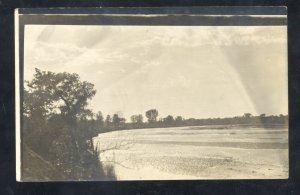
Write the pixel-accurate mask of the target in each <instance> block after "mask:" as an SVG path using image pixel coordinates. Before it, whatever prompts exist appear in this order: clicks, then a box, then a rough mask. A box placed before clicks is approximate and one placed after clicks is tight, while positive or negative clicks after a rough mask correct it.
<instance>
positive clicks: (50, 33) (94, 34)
mask: <svg viewBox="0 0 300 195" xmlns="http://www.w3.org/2000/svg"><path fill="white" fill-rule="evenodd" d="M24 64H25V71H24V76H25V80H31V79H32V78H33V73H34V68H39V69H42V70H47V71H54V72H63V71H66V72H70V73H78V74H79V75H80V77H81V79H82V80H87V81H89V82H91V83H93V84H95V88H96V90H97V94H96V95H95V97H94V98H93V99H92V100H91V101H90V108H92V109H93V110H94V111H95V112H96V111H99V110H100V111H102V112H103V113H104V114H105V115H106V114H113V113H118V114H120V115H121V116H124V117H126V118H127V119H129V117H130V116H131V115H133V114H144V113H145V111H147V110H148V109H151V108H156V109H157V110H158V112H159V117H165V116H166V115H168V114H171V115H173V116H177V115H181V116H183V117H184V118H190V117H194V118H209V117H231V116H237V115H243V114H244V113H246V112H250V113H252V114H254V115H256V114H261V113H266V114H268V115H269V114H287V112H288V111H287V99H288V98H287V30H286V26H265V27H264V26H257V27H253V26H252V27H249V26H248V27H247V26H223V27H222V26H219V27H217V26H197V27H195V26H181V27H179V26H72V25H26V27H25V63H24Z"/></svg>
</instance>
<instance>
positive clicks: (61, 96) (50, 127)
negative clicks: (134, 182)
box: [23, 69, 100, 179]
mask: <svg viewBox="0 0 300 195" xmlns="http://www.w3.org/2000/svg"><path fill="white" fill-rule="evenodd" d="M26 84H27V85H26V86H25V88H24V96H23V100H24V101H23V110H24V115H23V119H24V123H25V125H24V127H25V128H27V130H25V131H24V133H25V132H26V133H27V134H26V135H25V136H24V137H25V139H24V141H25V144H27V145H32V143H34V142H37V143H38V142H39V141H40V143H41V144H40V147H35V149H36V150H37V151H38V152H39V154H40V155H41V156H43V157H46V159H47V160H50V162H51V163H53V165H54V166H56V167H58V168H59V169H60V170H61V171H62V172H63V173H65V174H68V175H69V178H72V177H73V179H79V178H80V179H84V178H86V179H88V178H90V177H91V176H92V175H95V174H96V173H99V171H100V163H99V159H98V156H96V155H95V154H96V153H97V152H95V151H94V147H93V146H92V145H87V141H88V140H89V141H90V140H92V136H94V135H95V133H93V127H94V120H93V113H92V112H91V110H89V109H87V108H86V107H87V105H88V100H89V99H91V98H92V97H93V96H94V95H95V93H96V90H94V85H93V84H91V83H89V82H86V81H81V80H80V78H79V75H78V74H70V73H66V72H63V73H54V72H50V71H41V70H39V69H35V74H34V78H33V80H31V81H29V82H28V81H27V82H26ZM89 118H90V119H92V120H91V122H89V120H88V119H89ZM29 128H30V129H37V130H31V132H30V130H28V129H29ZM36 132H39V133H36ZM90 142H91V141H90ZM39 148H42V149H39ZM45 148H46V149H45ZM90 151H91V152H90ZM91 167H94V168H96V167H98V170H97V169H96V170H90V168H91ZM91 172H92V173H93V174H90V173H91ZM94 173H95V174H94Z"/></svg>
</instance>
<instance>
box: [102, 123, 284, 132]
mask: <svg viewBox="0 0 300 195" xmlns="http://www.w3.org/2000/svg"><path fill="white" fill-rule="evenodd" d="M178 127H190V128H189V129H188V130H194V129H195V130H202V129H203V130H222V129H236V128H242V129H249V128H263V129H280V128H287V129H288V127H289V125H288V124H256V125H251V124H234V125H186V126H164V127H141V128H131V129H116V130H106V131H102V132H100V133H99V134H102V133H109V132H115V131H125V130H142V129H168V128H178Z"/></svg>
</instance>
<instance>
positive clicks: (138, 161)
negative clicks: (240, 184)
mask: <svg viewBox="0 0 300 195" xmlns="http://www.w3.org/2000/svg"><path fill="white" fill-rule="evenodd" d="M94 142H95V144H96V145H97V146H98V148H100V150H101V151H102V152H101V154H100V159H101V161H102V162H103V164H104V166H113V167H114V171H115V174H116V177H117V179H118V180H174V179H267V178H272V179H275V178H276V179H278V178H281V179H282V178H288V130H287V128H274V129H264V128H238V127H236V128H230V129H220V128H215V129H214V128H212V129H211V127H209V128H205V127H203V126H202V127H171V128H153V129H134V130H122V131H115V132H108V133H102V134H99V135H98V137H96V138H95V139H94Z"/></svg>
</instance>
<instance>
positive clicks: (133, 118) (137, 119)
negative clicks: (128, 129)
mask: <svg viewBox="0 0 300 195" xmlns="http://www.w3.org/2000/svg"><path fill="white" fill-rule="evenodd" d="M130 119H131V122H132V123H137V124H142V123H143V120H144V119H143V115H141V114H139V115H132V116H131V117H130Z"/></svg>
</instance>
